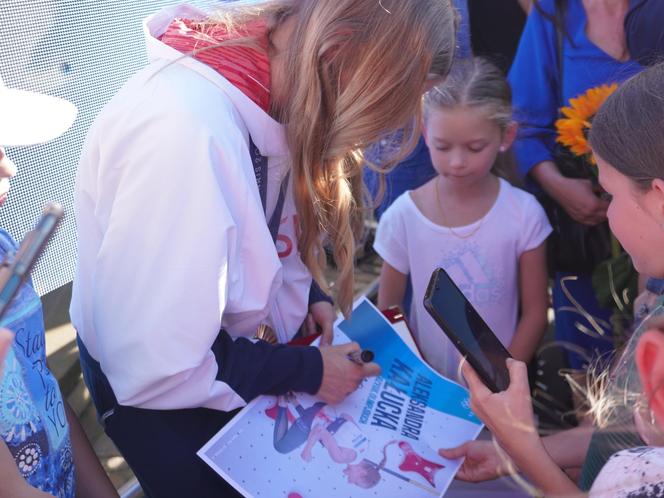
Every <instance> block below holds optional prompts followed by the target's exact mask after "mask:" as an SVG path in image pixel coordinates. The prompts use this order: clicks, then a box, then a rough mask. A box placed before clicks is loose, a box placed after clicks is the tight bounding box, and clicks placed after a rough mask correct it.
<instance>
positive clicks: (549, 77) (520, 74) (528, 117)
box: [508, 1, 560, 176]
mask: <svg viewBox="0 0 664 498" xmlns="http://www.w3.org/2000/svg"><path fill="white" fill-rule="evenodd" d="M541 5H542V8H544V9H549V10H553V8H552V2H551V1H543V2H541ZM556 54H557V48H556V34H555V27H554V25H553V23H552V22H550V21H549V20H547V19H545V18H544V17H543V16H542V15H541V14H540V13H539V12H538V11H537V9H535V8H533V9H532V11H531V13H530V15H529V16H528V20H527V21H526V26H525V28H524V31H523V34H522V35H521V40H520V42H519V48H518V50H517V53H516V57H515V59H514V63H513V65H512V69H511V70H510V74H509V78H508V79H509V82H510V85H511V87H512V95H513V105H514V115H515V119H516V120H517V122H518V123H519V134H518V137H517V140H516V142H515V143H514V152H515V155H516V158H517V162H518V167H519V173H520V174H521V175H522V176H526V175H527V174H528V173H529V172H530V170H531V169H532V168H533V167H534V166H536V165H537V164H539V163H541V162H542V161H547V160H553V154H552V150H553V146H554V144H555V131H554V123H555V121H556V119H557V117H558V106H559V104H558V100H559V97H558V95H559V90H558V88H559V87H558V85H559V84H560V82H559V81H558V80H559V75H558V63H557V55H556Z"/></svg>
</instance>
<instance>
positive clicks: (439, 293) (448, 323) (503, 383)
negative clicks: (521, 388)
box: [424, 268, 510, 392]
mask: <svg viewBox="0 0 664 498" xmlns="http://www.w3.org/2000/svg"><path fill="white" fill-rule="evenodd" d="M424 307H425V309H426V310H427V311H428V312H429V314H430V315H431V316H432V317H433V319H434V320H435V321H436V323H437V324H438V325H439V326H440V327H441V328H442V329H443V332H445V334H446V335H447V336H448V337H449V338H450V340H451V341H452V343H453V344H454V345H455V346H456V348H457V349H458V350H459V352H460V353H461V354H462V355H463V356H465V357H466V358H467V359H468V363H470V365H471V366H472V367H473V368H474V369H475V371H476V372H477V373H478V375H479V376H480V377H481V378H482V380H483V381H484V383H485V384H486V386H487V387H488V388H489V389H491V390H492V391H494V392H499V391H503V390H505V389H507V387H508V386H509V372H508V370H507V365H506V364H505V360H507V358H509V357H510V354H509V353H508V352H507V350H506V349H505V347H504V346H503V344H502V343H501V342H500V340H499V339H498V337H496V334H494V333H493V331H492V330H491V329H490V328H489V326H488V325H487V324H486V322H485V321H484V320H483V319H482V317H481V316H480V315H479V313H478V312H477V311H476V310H475V308H474V307H473V305H472V304H471V303H470V301H468V299H466V296H464V295H463V292H461V290H459V288H458V287H457V286H456V284H455V283H454V281H453V280H452V279H451V278H450V276H449V275H448V274H447V272H446V271H445V270H443V269H442V268H438V269H436V270H435V271H434V272H433V274H432V275H431V280H430V282H429V287H428V288H427V292H426V294H425V297H424Z"/></svg>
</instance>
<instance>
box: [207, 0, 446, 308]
mask: <svg viewBox="0 0 664 498" xmlns="http://www.w3.org/2000/svg"><path fill="white" fill-rule="evenodd" d="M291 15H294V16H295V21H294V23H295V28H294V31H293V35H292V38H291V40H290V46H289V47H288V49H287V51H286V53H285V54H283V56H284V57H285V61H286V73H287V82H286V84H287V88H288V96H287V101H286V102H285V105H284V106H283V108H282V109H279V110H278V113H279V115H278V117H279V119H280V121H281V122H283V123H285V125H286V134H287V139H288V143H289V148H290V153H291V161H292V171H293V185H294V197H295V203H296V206H297V211H298V215H299V217H300V235H299V250H300V253H301V256H302V259H303V260H304V262H305V264H306V265H307V267H308V268H309V270H310V271H311V273H312V275H313V276H314V278H315V279H316V281H317V282H318V283H319V285H321V287H322V288H323V289H327V284H326V283H325V281H324V278H323V269H324V267H325V258H324V255H325V253H324V251H323V243H324V242H326V240H325V238H327V239H328V240H329V242H331V245H332V248H333V256H334V260H335V263H336V265H337V267H338V269H339V278H338V281H337V284H338V285H337V286H338V303H339V306H340V308H341V310H342V311H343V312H344V313H345V314H348V313H349V312H350V309H351V306H352V299H353V273H354V272H353V270H354V255H355V243H356V235H359V233H360V231H361V229H362V212H361V209H362V207H363V185H362V175H361V169H362V164H363V162H364V159H363V155H362V150H363V149H364V148H366V147H367V146H369V145H371V144H372V143H374V142H376V141H378V140H379V139H380V138H381V137H383V136H384V135H385V134H386V133H388V132H391V131H393V130H396V129H399V128H407V129H413V128H414V127H413V123H416V122H419V121H420V112H421V111H420V105H419V104H420V101H421V94H422V92H423V90H424V85H425V81H426V80H427V78H428V77H443V76H445V75H446V74H447V73H448V71H449V68H450V65H451V61H452V58H453V54H454V44H455V22H456V18H455V14H454V10H453V8H452V6H451V3H450V0H326V1H321V0H273V1H270V2H260V3H252V4H247V3H246V2H239V3H231V4H230V6H226V5H225V6H224V8H223V10H222V11H220V13H219V14H218V15H217V16H215V17H212V18H211V19H210V21H209V22H210V23H216V24H222V25H224V27H226V28H227V29H228V30H230V31H233V30H236V29H237V28H238V27H239V26H241V25H242V24H244V23H246V22H249V21H252V20H257V19H261V18H262V19H266V20H267V21H268V27H269V29H275V28H276V27H277V26H279V25H280V23H281V22H282V21H283V20H284V19H285V18H286V17H288V16H291ZM414 135H415V134H414ZM415 138H416V137H415ZM411 142H412V144H413V145H414V143H415V141H414V140H411Z"/></svg>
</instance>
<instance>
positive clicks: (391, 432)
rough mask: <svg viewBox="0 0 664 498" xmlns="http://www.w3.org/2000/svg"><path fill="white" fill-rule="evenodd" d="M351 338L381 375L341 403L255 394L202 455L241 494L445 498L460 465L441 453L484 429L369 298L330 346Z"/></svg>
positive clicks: (460, 394)
mask: <svg viewBox="0 0 664 498" xmlns="http://www.w3.org/2000/svg"><path fill="white" fill-rule="evenodd" d="M349 340H350V341H356V342H358V343H359V344H360V346H361V347H362V348H363V349H368V350H371V351H372V352H373V353H374V355H375V358H374V361H376V362H377V363H378V364H380V366H381V368H382V374H381V376H380V377H376V378H371V379H366V380H365V381H364V382H363V383H362V385H361V386H360V387H359V388H358V389H357V391H355V392H354V393H353V394H351V395H350V396H349V397H348V398H347V399H346V400H345V401H344V402H343V403H341V404H339V405H337V406H329V405H326V404H325V403H323V402H322V401H320V400H319V399H316V398H315V397H313V396H309V395H306V394H300V393H290V394H288V395H285V396H278V397H273V396H261V397H259V398H257V399H256V400H254V401H253V402H251V403H250V404H249V405H247V406H246V407H245V408H244V409H243V410H242V411H241V412H240V413H239V414H238V415H237V416H236V417H235V418H234V419H233V420H232V421H231V422H230V423H228V424H227V425H226V426H225V427H224V428H223V429H222V430H221V431H220V432H219V433H218V434H217V435H215V436H214V437H213V438H212V439H211V440H210V441H209V442H208V443H207V444H206V445H205V446H204V447H203V448H202V449H201V450H200V451H199V453H198V454H199V456H200V457H201V458H202V459H203V460H205V462H207V463H208V464H209V465H210V466H211V467H212V468H213V469H215V471H217V472H218V473H219V474H220V475H221V476H222V477H223V478H224V479H226V480H227V481H228V482H230V483H231V484H233V486H235V488H236V489H237V490H238V491H240V492H241V493H242V494H243V495H245V496H253V497H270V498H271V497H290V498H315V497H321V496H335V497H357V498H362V497H377V496H378V497H381V498H389V497H395V498H396V497H399V498H401V497H404V496H408V497H431V496H443V495H444V493H445V490H446V489H447V487H448V486H449V484H450V482H451V481H452V478H453V476H454V474H455V473H456V471H457V469H458V467H459V465H460V464H461V461H460V460H457V461H454V460H446V459H444V458H442V457H441V456H439V455H438V451H437V450H438V449H439V448H450V447H453V446H456V445H458V444H461V443H463V442H465V441H468V440H469V439H474V438H475V437H477V435H478V434H479V432H480V431H481V429H482V425H481V423H480V421H479V420H478V419H477V418H476V417H475V416H474V415H473V413H472V412H471V410H470V408H469V400H468V393H467V391H466V390H465V389H464V388H463V387H461V386H460V385H458V384H456V383H454V382H452V381H450V380H447V379H445V378H443V377H441V376H440V375H438V374H437V373H436V372H435V371H434V370H433V369H431V368H430V367H429V366H428V365H427V364H426V363H424V362H423V361H422V360H420V359H419V358H418V357H417V356H416V355H415V353H413V351H412V350H411V349H410V348H409V347H408V346H407V345H406V344H405V343H404V342H403V340H402V339H401V338H400V337H399V335H398V334H397V333H396V331H395V330H394V328H393V327H392V325H390V323H389V322H388V321H387V320H386V319H385V317H384V316H383V315H382V314H381V313H380V312H379V311H378V310H377V309H376V308H375V307H374V306H373V305H372V304H371V303H370V302H369V301H367V300H362V301H360V302H359V303H358V304H357V305H356V307H355V309H354V311H353V314H352V316H351V318H350V319H348V320H343V321H340V322H338V323H337V324H336V327H335V341H334V342H335V343H337V344H339V343H343V342H348V341H349Z"/></svg>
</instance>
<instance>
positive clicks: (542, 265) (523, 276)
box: [508, 242, 549, 363]
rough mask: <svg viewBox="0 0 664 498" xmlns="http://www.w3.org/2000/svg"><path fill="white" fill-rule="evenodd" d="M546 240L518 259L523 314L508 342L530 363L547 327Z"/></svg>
mask: <svg viewBox="0 0 664 498" xmlns="http://www.w3.org/2000/svg"><path fill="white" fill-rule="evenodd" d="M547 284H548V282H547V270H546V242H543V243H542V244H540V245H539V246H538V247H536V248H535V249H532V250H530V251H526V252H524V253H523V254H521V257H520V258H519V301H520V305H521V306H520V307H521V316H520V318H519V322H518V323H517V326H516V332H515V333H514V337H513V338H512V342H511V343H510V345H509V348H508V349H509V352H510V354H511V355H512V356H513V357H514V358H516V359H517V360H520V361H523V362H525V363H528V362H529V361H530V360H531V358H532V357H533V354H534V353H535V350H536V349H537V346H538V345H539V343H540V340H541V339H542V335H543V334H544V331H545V330H546V325H547V320H546V312H547V308H548V306H549V296H548V293H547Z"/></svg>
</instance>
